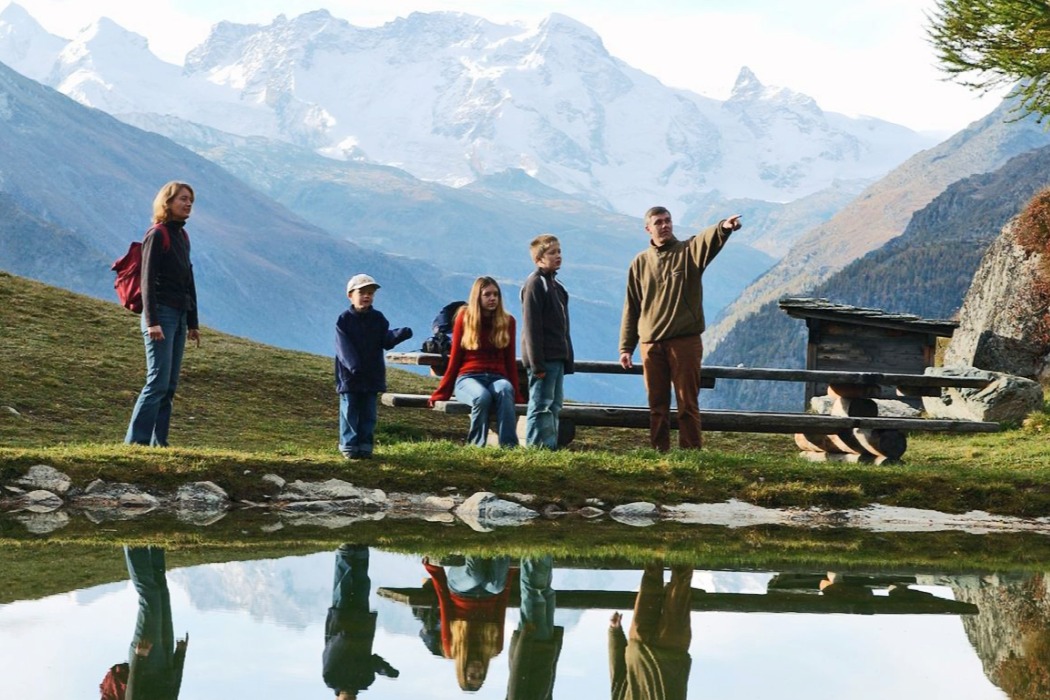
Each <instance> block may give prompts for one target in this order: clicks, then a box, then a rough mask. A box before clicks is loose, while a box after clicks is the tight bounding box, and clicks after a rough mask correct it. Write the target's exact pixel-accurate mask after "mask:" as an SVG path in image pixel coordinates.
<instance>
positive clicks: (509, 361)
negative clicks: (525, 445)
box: [430, 277, 524, 447]
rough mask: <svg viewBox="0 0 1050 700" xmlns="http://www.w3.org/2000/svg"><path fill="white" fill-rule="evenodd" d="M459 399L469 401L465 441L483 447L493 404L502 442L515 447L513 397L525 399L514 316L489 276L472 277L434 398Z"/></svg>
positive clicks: (442, 399)
mask: <svg viewBox="0 0 1050 700" xmlns="http://www.w3.org/2000/svg"><path fill="white" fill-rule="evenodd" d="M453 386H454V387H455V392H456V400H457V401H459V402H460V403H465V404H467V405H468V406H470V431H469V432H468V433H467V442H469V443H471V444H474V445H478V446H479V447H484V446H485V442H486V440H487V438H488V431H489V409H490V408H492V409H493V410H495V411H496V425H497V430H498V432H499V444H500V447H517V445H518V433H517V425H516V418H515V414H514V404H515V402H519V403H523V402H524V399H523V397H522V396H521V391H520V389H519V388H518V363H517V360H516V359H515V357H514V317H513V316H511V315H510V314H508V313H507V312H506V311H504V310H503V295H502V293H501V292H500V288H499V283H498V282H496V280H494V279H492V278H491V277H479V278H477V279H476V280H474V286H473V287H471V289H470V297H469V298H468V299H467V304H466V306H463V307H461V308H460V310H459V313H457V314H456V320H455V323H454V324H453V326H452V351H451V353H450V354H449V358H448V369H447V370H445V374H444V375H442V377H441V383H440V384H438V387H437V389H435V390H434V393H433V394H431V395H430V402H431V403H433V402H435V401H448V400H449V398H451V396H452V391H453Z"/></svg>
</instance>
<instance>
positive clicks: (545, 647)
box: [507, 555, 565, 700]
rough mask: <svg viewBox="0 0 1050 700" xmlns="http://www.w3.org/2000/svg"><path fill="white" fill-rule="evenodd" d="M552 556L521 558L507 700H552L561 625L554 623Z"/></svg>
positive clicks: (511, 641) (560, 645) (511, 639)
mask: <svg viewBox="0 0 1050 700" xmlns="http://www.w3.org/2000/svg"><path fill="white" fill-rule="evenodd" d="M552 567H553V562H552V559H551V557H550V556H549V555H548V556H542V557H535V558H532V557H529V558H525V559H522V560H521V574H520V578H521V608H520V618H519V622H518V629H516V630H515V631H514V634H512V635H511V638H510V678H509V679H508V682H507V700H551V698H552V697H553V694H554V676H555V671H556V669H557V666H558V656H559V655H560V654H561V647H562V637H563V634H564V631H565V630H564V628H563V627H556V626H555V625H554V603H555V594H554V589H553V588H552V587H551V579H552Z"/></svg>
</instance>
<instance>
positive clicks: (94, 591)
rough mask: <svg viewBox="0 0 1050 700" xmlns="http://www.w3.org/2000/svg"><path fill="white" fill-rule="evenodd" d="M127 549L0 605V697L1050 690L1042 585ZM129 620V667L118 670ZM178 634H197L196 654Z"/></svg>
mask: <svg viewBox="0 0 1050 700" xmlns="http://www.w3.org/2000/svg"><path fill="white" fill-rule="evenodd" d="M165 554H167V562H165ZM122 556H123V558H124V559H125V560H126V565H127V569H128V576H129V579H130V580H127V581H124V582H117V583H109V584H103V585H98V586H93V587H89V588H85V589H82V590H78V591H71V592H69V593H65V594H60V595H53V596H50V597H47V598H42V599H39V600H27V601H15V602H12V603H8V604H5V605H0V697H2V698H8V697H12V698H14V697H17V698H53V697H74V698H80V697H93V696H94V690H95V688H98V687H99V676H100V671H101V670H103V669H106V668H116V669H117V670H116V671H115V672H114V674H113V680H114V682H115V681H116V680H118V679H119V678H120V674H121V671H120V667H121V666H122V665H123V666H124V669H125V672H126V674H127V675H126V678H125V682H127V683H128V687H129V694H128V695H127V697H134V696H137V697H139V698H143V697H150V698H152V697H157V698H169V697H170V698H174V697H176V696H179V697H184V698H194V699H195V700H209V699H210V698H227V697H239V696H249V697H252V698H260V699H266V698H301V697H303V698H304V697H333V695H335V696H336V697H342V698H353V697H359V698H363V699H365V700H367V698H369V697H376V698H388V699H391V700H404V699H407V698H412V699H416V698H456V697H464V696H465V694H470V695H471V696H473V697H477V698H491V699H494V700H501V699H508V700H509V699H515V700H516V699H536V700H540V699H542V700H553V698H555V697H558V698H573V699H574V700H585V699H589V698H603V697H604V698H608V697H612V698H634V697H647V698H676V699H677V698H758V697H776V698H778V700H792V699H799V700H801V699H802V698H810V697H812V696H813V695H814V693H816V692H818V691H819V693H820V694H821V695H832V696H843V697H850V698H855V699H862V700H866V699H871V700H875V699H879V700H881V699H882V698H887V697H925V698H953V699H962V700H985V699H989V700H1001V699H1002V698H1005V697H1009V698H1012V699H1013V700H1028V699H1029V698H1046V697H1050V694H1048V688H1050V683H1048V682H1047V679H1048V678H1050V663H1048V662H1050V654H1048V649H1050V644H1048V637H1050V632H1048V630H1050V591H1048V586H1047V579H1046V577H1045V576H1044V575H1042V574H1035V575H1028V574H1013V575H1009V576H1006V575H992V574H986V575H979V574H974V573H966V574H949V573H945V574H932V573H921V574H916V573H907V572H900V571H893V572H858V571H845V570H842V569H834V570H832V571H805V570H801V571H779V572H762V571H710V570H703V569H700V568H695V570H694V567H692V566H689V565H686V564H682V563H681V562H678V561H671V562H662V561H658V560H654V561H652V562H648V563H645V564H638V565H635V564H631V563H625V562H608V561H595V562H588V563H586V564H585V563H583V562H580V561H560V560H553V559H552V558H551V557H550V556H535V557H522V558H518V557H499V556H488V557H479V556H475V555H471V554H464V555H457V556H443V557H440V558H439V557H437V556H431V557H423V556H420V555H406V554H394V553H390V552H386V551H383V550H382V549H378V548H374V547H373V548H369V547H365V546H363V545H356V544H345V545H342V546H340V547H338V548H335V549H334V551H333V549H327V550H325V551H321V552H317V553H314V554H309V555H305V556H295V557H284V558H281V559H272V560H257V561H249V562H226V563H219V564H207V565H199V566H191V567H183V568H174V569H167V567H166V566H165V564H166V563H167V564H170V563H171V558H172V557H173V556H180V557H185V556H186V550H182V552H181V553H180V552H176V553H172V552H171V551H169V552H167V553H165V552H164V551H163V550H162V549H160V548H157V547H153V548H149V547H146V548H129V549H128V550H127V552H126V554H125V555H122V554H121V553H120V552H119V551H114V552H113V557H114V558H117V557H122ZM0 578H2V572H0ZM136 607H137V608H138V611H139V615H138V619H137V620H136V626H135V632H134V634H133V641H132V645H131V652H130V654H129V657H128V662H127V663H126V664H113V652H114V650H115V649H119V648H125V647H126V645H127V642H128V632H129V627H130V625H131V622H132V619H133V618H132V610H133V609H135V608H136ZM173 621H174V622H175V623H176V624H177V627H173V625H172V622H173ZM176 630H178V631H179V632H183V631H184V630H192V632H193V639H194V644H193V647H194V648H193V652H192V653H190V654H188V655H187V654H186V646H185V645H180V644H179V643H178V642H177V641H176V639H175V634H174V632H175V631H176ZM701 630H702V634H700V633H699V631H701ZM694 631H696V632H698V633H697V634H693V632H694ZM421 639H422V643H421ZM180 647H181V648H180ZM183 665H184V666H185V674H183V673H182V668H183ZM25 669H33V672H32V673H27V672H25ZM756 669H761V673H758V672H756ZM180 690H181V692H180ZM131 691H133V692H134V693H135V694H136V695H134V696H133V695H132V694H131ZM113 697H119V696H116V695H114V696H113Z"/></svg>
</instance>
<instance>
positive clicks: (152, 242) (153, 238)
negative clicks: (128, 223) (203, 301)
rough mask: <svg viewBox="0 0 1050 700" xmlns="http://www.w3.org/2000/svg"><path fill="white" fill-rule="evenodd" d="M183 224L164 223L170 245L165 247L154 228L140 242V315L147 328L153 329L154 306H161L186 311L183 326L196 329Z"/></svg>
mask: <svg viewBox="0 0 1050 700" xmlns="http://www.w3.org/2000/svg"><path fill="white" fill-rule="evenodd" d="M184 223H185V222H184V221H167V222H165V223H164V224H163V226H164V227H165V228H166V229H167V230H168V240H169V241H170V245H169V247H168V248H165V247H164V234H163V233H161V232H160V231H159V230H158V227H159V226H160V225H161V224H157V225H155V226H154V227H153V228H151V229H150V230H149V231H148V232H147V233H146V237H145V238H144V239H143V240H142V272H141V280H140V284H141V285H142V313H144V314H146V325H147V326H156V325H159V324H160V321H158V320H157V305H158V304H164V305H165V306H171V307H173V308H176V309H182V310H183V311H185V312H186V326H187V327H188V328H191V329H195V328H198V327H199V324H198V319H197V285H196V283H195V282H194V280H193V265H192V264H190V239H189V236H187V235H186V231H185V230H184V229H183V224H184Z"/></svg>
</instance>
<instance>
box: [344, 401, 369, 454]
mask: <svg viewBox="0 0 1050 700" xmlns="http://www.w3.org/2000/svg"><path fill="white" fill-rule="evenodd" d="M377 419H378V413H377V409H376V393H375V392H374V391H352V392H349V393H346V394H339V451H340V452H342V453H343V454H344V455H346V456H347V457H350V456H359V455H371V454H372V448H373V446H374V444H375V432H376V421H377Z"/></svg>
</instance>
